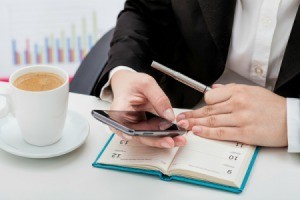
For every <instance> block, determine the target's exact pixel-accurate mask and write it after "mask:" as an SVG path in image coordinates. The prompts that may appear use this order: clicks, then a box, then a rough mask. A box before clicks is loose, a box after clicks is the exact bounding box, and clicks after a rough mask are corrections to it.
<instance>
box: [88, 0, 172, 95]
mask: <svg viewBox="0 0 300 200" xmlns="http://www.w3.org/2000/svg"><path fill="white" fill-rule="evenodd" d="M174 21H175V20H174V16H173V13H172V9H171V4H170V1H169V0H127V1H126V3H125V6H124V9H123V10H122V11H121V12H120V14H119V16H118V20H117V25H116V28H115V33H114V36H113V39H112V41H111V47H110V51H109V59H108V63H107V65H106V67H105V68H104V70H103V72H102V74H101V75H100V78H99V81H98V83H97V85H96V86H95V89H94V95H95V96H99V93H100V90H101V88H102V87H103V85H104V84H105V83H106V82H107V80H108V74H109V71H110V70H112V69H113V68H115V67H117V66H129V67H131V68H133V69H134V70H136V71H138V72H146V73H150V74H151V69H149V66H150V63H151V62H152V60H154V59H156V60H158V61H163V60H166V59H167V57H168V56H169V54H170V52H169V50H168V49H172V48H171V46H172V44H174V40H176V34H175V33H176V30H174V29H175V27H176V26H175V22H174ZM152 72H153V71H152Z"/></svg>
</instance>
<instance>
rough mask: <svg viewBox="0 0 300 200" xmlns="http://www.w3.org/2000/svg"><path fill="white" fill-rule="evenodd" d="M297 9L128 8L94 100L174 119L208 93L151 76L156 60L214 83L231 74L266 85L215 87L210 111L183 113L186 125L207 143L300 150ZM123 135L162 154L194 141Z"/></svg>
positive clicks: (179, 3)
mask: <svg viewBox="0 0 300 200" xmlns="http://www.w3.org/2000/svg"><path fill="white" fill-rule="evenodd" d="M298 6H299V0H285V1H283V0H263V1H262V0H238V1H234V0H228V1H223V0H210V1H206V0H151V1H150V0H127V1H126V4H125V8H124V10H123V11H122V12H121V13H120V15H119V17H118V22H117V26H116V29H115V34H114V38H113V40H112V43H111V50H110V53H109V60H108V64H107V66H106V67H105V69H104V72H103V74H102V75H101V77H100V80H99V82H98V84H97V86H96V89H95V94H96V95H99V94H100V93H101V98H102V99H104V100H110V101H112V105H111V109H115V110H148V111H155V112H156V113H158V114H159V115H161V116H163V117H165V118H167V119H169V120H174V119H175V116H174V113H173V110H172V106H174V107H192V106H194V105H195V104H196V103H197V102H198V101H199V100H200V99H201V98H202V95H201V94H200V93H199V92H197V91H195V90H193V89H191V88H189V87H187V86H185V85H182V84H181V83H179V82H177V81H175V80H173V79H172V78H169V77H166V76H164V75H163V74H161V73H159V72H155V71H154V70H152V69H151V68H150V67H149V66H150V63H151V62H152V60H155V61H158V62H160V63H162V64H164V65H166V66H170V67H173V68H174V69H175V70H176V71H179V72H181V73H183V74H185V75H187V76H189V77H191V78H193V79H195V80H197V81H199V82H201V83H204V84H206V85H211V84H213V83H214V82H215V81H216V79H217V78H218V77H219V76H220V75H221V74H222V73H223V71H224V69H225V67H226V68H228V69H231V70H232V71H234V72H236V73H238V74H240V75H241V76H244V77H245V78H247V79H249V80H251V81H253V82H255V83H256V84H258V85H259V86H256V87H254V86H246V85H240V84H229V85H213V89H212V90H211V91H209V92H207V93H206V94H205V97H204V98H205V102H206V103H207V106H204V107H202V108H200V109H197V110H194V111H190V112H185V113H183V114H180V115H178V116H177V117H176V120H177V122H178V124H179V125H181V126H183V127H185V128H187V129H189V130H192V131H193V132H194V134H196V135H199V136H201V137H206V138H211V139H218V140H232V141H239V142H243V143H247V144H254V145H261V146H278V147H282V146H288V147H289V149H288V150H289V152H300V123H299V121H300V114H299V113H300V103H299V99H298V98H299V94H300V89H299V87H300V73H299V72H300V59H299V55H300V40H299V39H298V38H297V37H298V35H299V34H300V11H298ZM152 77H154V78H155V79H154V78H152ZM272 91H273V92H272ZM170 101H171V102H172V106H171V102H170ZM118 134H119V135H121V136H122V137H125V138H126V139H135V140H138V141H139V142H141V143H144V144H146V145H150V146H155V147H162V148H172V147H174V146H183V145H185V143H186V141H185V139H184V137H182V136H178V137H175V138H170V137H165V138H145V137H134V138H132V137H130V136H127V135H125V134H122V133H118Z"/></svg>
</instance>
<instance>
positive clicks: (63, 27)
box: [0, 0, 125, 80]
mask: <svg viewBox="0 0 300 200" xmlns="http://www.w3.org/2000/svg"><path fill="white" fill-rule="evenodd" d="M124 1H125V0H110V1H107V0H85V1H82V0H26V1H23V0H1V2H0V25H1V31H0V80H7V78H8V77H9V75H10V74H11V73H12V72H13V71H15V70H16V69H18V68H20V67H23V66H28V65H36V64H46V65H54V66H58V67H61V68H63V69H65V70H66V71H67V72H68V73H69V74H70V75H71V76H72V75H73V74H74V73H75V71H76V69H77V68H78V66H79V65H80V62H81V61H82V59H83V58H84V57H85V56H86V54H87V53H88V52H89V50H90V49H91V48H92V46H93V45H94V44H95V43H96V42H97V40H98V39H99V38H100V37H101V36H102V35H103V34H104V33H105V32H106V31H108V30H109V29H110V28H112V27H114V26H115V23H116V19H117V15H118V13H119V12H120V10H121V9H122V8H123V6H124Z"/></svg>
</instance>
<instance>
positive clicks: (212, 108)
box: [176, 101, 233, 122]
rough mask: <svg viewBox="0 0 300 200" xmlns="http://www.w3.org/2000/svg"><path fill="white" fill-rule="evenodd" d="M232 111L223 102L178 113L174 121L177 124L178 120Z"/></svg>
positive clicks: (229, 106) (227, 104) (226, 103)
mask: <svg viewBox="0 0 300 200" xmlns="http://www.w3.org/2000/svg"><path fill="white" fill-rule="evenodd" d="M232 109H233V108H232V107H231V105H230V104H229V103H228V102H227V101H225V102H222V103H219V104H215V105H207V106H204V107H202V108H199V109H197V110H193V111H187V112H183V113H180V114H179V115H178V116H177V117H176V121H177V122H179V121H180V120H183V119H188V118H201V117H208V116H211V115H217V114H227V113H231V112H232Z"/></svg>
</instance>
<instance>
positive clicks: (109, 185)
mask: <svg viewBox="0 0 300 200" xmlns="http://www.w3.org/2000/svg"><path fill="white" fill-rule="evenodd" d="M4 85H5V83H1V82H0V90H1V88H3V86H4ZM108 106H109V105H108V104H107V103H105V102H102V101H100V100H99V99H97V98H96V97H92V96H86V95H80V94H74V93H71V94H70V102H69V108H70V109H72V110H75V111H77V112H79V113H81V114H82V115H83V116H84V117H85V118H86V119H87V120H88V121H89V123H90V134H89V137H88V139H87V140H86V142H85V144H84V145H82V146H81V147H80V148H78V149H77V150H75V151H73V152H71V153H68V154H66V155H63V156H60V157H56V158H49V159H29V158H23V157H18V156H15V155H11V154H9V153H7V152H5V151H3V150H0V200H11V199H18V200H27V199H28V200H29V199H30V200H35V199H36V200H47V199H55V200H60V199H67V200H77V199H82V200H90V199H91V200H94V199H120V200H121V199H126V200H127V199H153V200H154V199H222V200H225V199H249V200H254V199H255V200H257V199H272V200H273V199H280V200H282V199H300V183H299V182H300V154H289V153H287V149H286V148H262V149H261V150H260V152H259V154H258V157H257V160H256V162H255V164H254V167H253V170H252V173H251V175H250V178H249V180H248V183H247V185H246V188H245V190H244V191H243V192H242V193H241V194H233V193H229V192H225V191H220V190H216V189H211V188H206V187H201V186H196V185H191V184H186V183H181V182H175V181H173V182H165V181H162V180H160V179H159V178H157V177H152V176H147V175H139V174H133V173H126V172H119V171H113V170H104V169H98V168H94V167H92V163H93V161H94V160H95V159H96V157H97V155H98V153H99V151H100V150H101V149H102V147H103V145H104V144H105V142H106V140H107V139H108V137H109V136H110V133H108V132H107V130H106V129H105V128H104V125H102V124H101V123H100V122H98V121H97V120H95V119H94V118H93V117H92V116H91V114H90V112H91V110H92V109H105V108H108Z"/></svg>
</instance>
